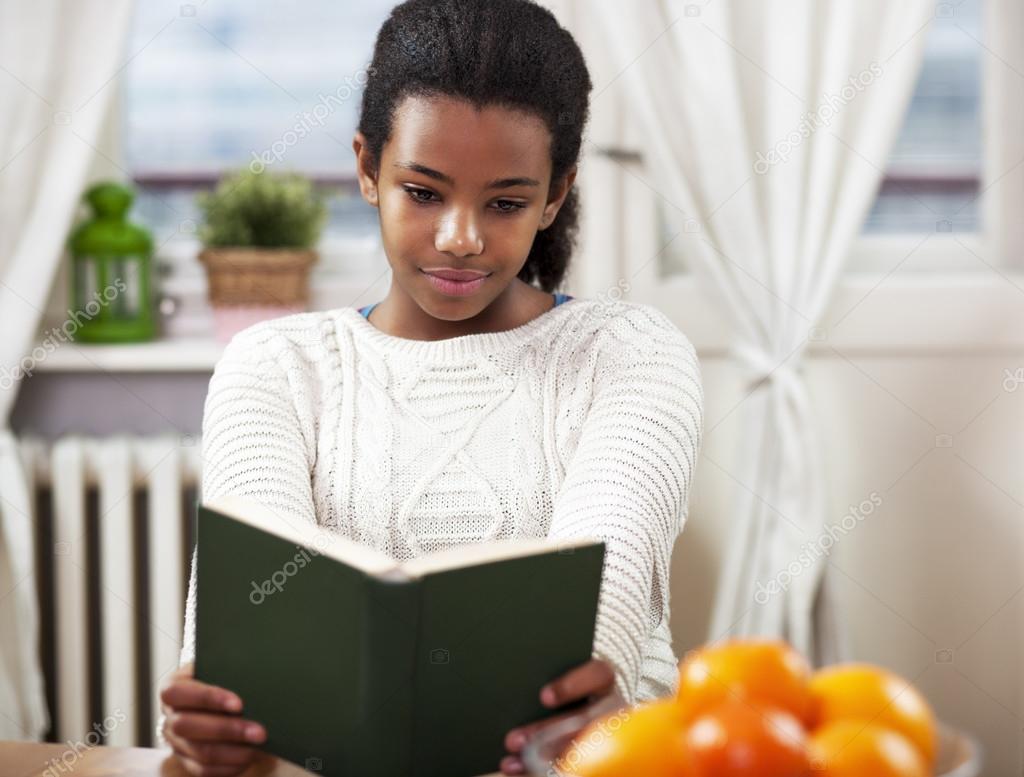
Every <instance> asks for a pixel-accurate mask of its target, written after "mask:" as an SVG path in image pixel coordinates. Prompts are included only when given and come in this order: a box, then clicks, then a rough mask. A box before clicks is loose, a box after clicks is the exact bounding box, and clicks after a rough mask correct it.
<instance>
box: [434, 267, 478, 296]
mask: <svg viewBox="0 0 1024 777" xmlns="http://www.w3.org/2000/svg"><path fill="white" fill-rule="evenodd" d="M424 275H426V276H427V280H428V281H430V284H431V286H433V287H434V288H435V289H436V290H437V291H439V292H441V293H442V294H445V295H447V296H449V297H467V296H469V295H470V294H475V293H476V291H477V290H478V289H479V288H480V287H481V286H483V285H484V282H485V281H486V280H487V279H488V278H489V277H490V276H489V275H484V276H482V277H480V278H477V279H476V280H472V281H450V280H447V279H446V278H440V277H438V276H436V275H431V274H430V273H424Z"/></svg>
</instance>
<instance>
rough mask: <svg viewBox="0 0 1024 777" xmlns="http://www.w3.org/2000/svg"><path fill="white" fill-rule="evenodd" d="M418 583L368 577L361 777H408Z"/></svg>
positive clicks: (361, 689)
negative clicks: (362, 776)
mask: <svg viewBox="0 0 1024 777" xmlns="http://www.w3.org/2000/svg"><path fill="white" fill-rule="evenodd" d="M419 588H420V582H419V581H418V580H403V581H390V580H381V579H380V578H377V577H374V576H372V575H368V576H367V584H366V586H365V587H364V591H365V595H364V597H363V604H364V610H363V618H362V623H363V634H362V651H361V653H362V663H363V667H362V671H361V672H360V681H359V691H358V693H357V694H356V697H357V703H358V705H359V707H358V709H359V719H360V726H359V729H358V732H357V735H358V736H359V742H358V751H359V753H360V756H359V759H358V760H359V764H358V767H357V768H356V770H355V772H354V773H356V774H359V775H365V776H366V777H399V776H401V777H409V776H410V775H412V774H413V773H414V771H415V768H414V766H415V765H414V763H413V750H412V745H413V720H414V716H413V688H414V672H415V650H416V633H417V629H418V618H419Z"/></svg>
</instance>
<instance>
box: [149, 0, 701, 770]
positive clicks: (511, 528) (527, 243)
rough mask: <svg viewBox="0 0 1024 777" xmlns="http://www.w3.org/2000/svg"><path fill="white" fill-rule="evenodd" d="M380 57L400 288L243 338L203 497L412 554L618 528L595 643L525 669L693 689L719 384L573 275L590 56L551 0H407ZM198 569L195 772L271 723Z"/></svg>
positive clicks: (186, 669) (643, 312) (239, 748)
mask: <svg viewBox="0 0 1024 777" xmlns="http://www.w3.org/2000/svg"><path fill="white" fill-rule="evenodd" d="M369 72H370V76H369V79H368V81H367V83H366V86H365V91H364V94H363V102H362V113H361V118H360V122H359V127H358V132H356V134H355V138H354V141H353V149H354V150H355V154H356V161H357V168H358V176H359V185H360V188H361V191H362V195H363V197H364V198H365V199H366V201H367V202H369V203H370V204H371V205H373V206H375V207H376V208H377V209H378V211H379V214H380V228H381V236H382V239H383V244H384V250H385V252H386V254H387V259H388V262H389V264H390V265H391V269H392V273H393V274H392V282H391V287H390V289H389V291H388V294H387V296H386V297H385V298H384V299H383V300H382V301H380V302H379V303H377V304H375V305H370V306H367V307H364V308H361V309H358V310H357V309H355V308H351V307H342V308H337V309H334V310H329V311H325V312H316V313H305V314H300V315H295V316H289V317H286V318H280V319H276V320H273V321H269V322H265V323H262V324H259V325H256V326H254V327H251V328H249V329H248V330H246V331H244V332H242V333H241V334H239V335H238V336H236V337H235V338H234V340H233V341H232V342H231V343H230V345H229V346H228V347H227V349H226V350H225V352H224V356H223V358H222V359H221V360H220V362H219V363H218V364H217V367H216V369H215V371H214V375H213V378H212V380H211V383H210V389H209V394H208V396H207V400H206V405H205V408H204V419H203V455H204V471H203V492H204V499H212V498H214V497H217V496H220V495H223V494H229V493H230V494H235V495H241V496H245V497H248V498H251V499H257V500H259V501H261V502H262V503H263V504H265V505H267V506H268V507H270V508H271V509H273V510H274V511H276V512H277V513H278V514H279V515H280V516H281V517H282V520H288V521H310V522H315V523H317V524H319V525H321V526H324V527H327V528H329V529H330V530H332V531H337V532H341V533H343V534H344V535H345V536H347V537H349V538H351V539H353V540H356V541H358V542H361V543H365V544H367V545H370V546H372V547H374V548H376V549H378V550H381V551H384V552H386V553H387V554H389V555H391V556H392V557H394V558H396V559H409V558H412V557H414V556H417V555H418V554H421V553H426V552H430V551H435V550H439V549H443V548H449V547H453V546H456V545H461V544H464V543H471V542H483V541H490V540H504V539H510V538H513V537H525V536H529V537H541V536H548V537H552V538H570V537H575V536H584V535H585V536H593V537H598V538H600V539H603V540H604V541H605V543H606V548H605V567H604V576H603V579H602V587H601V595H600V601H599V606H598V619H597V627H596V636H595V641H594V650H593V658H592V660H591V661H589V662H587V663H585V664H583V665H582V666H580V667H577V668H575V669H573V670H572V671H570V672H568V673H567V674H565V675H564V676H562V677H560V678H552V682H551V683H549V684H548V685H547V686H545V687H544V688H543V689H540V688H538V689H524V692H526V691H527V690H530V691H531V692H536V693H539V694H540V699H541V701H542V703H543V704H545V705H546V706H547V707H549V708H557V707H560V706H562V705H564V704H566V703H568V702H571V701H573V700H578V699H587V700H588V701H596V700H598V699H600V698H602V697H603V696H605V695H606V694H611V693H616V694H618V695H619V696H621V698H622V700H623V701H625V702H626V703H629V704H635V703H637V702H639V701H644V700H648V699H652V698H655V697H659V696H664V695H667V694H670V693H672V692H673V691H674V690H675V682H676V672H677V665H676V656H675V654H674V653H673V650H672V645H671V635H670V632H669V607H668V604H669V603H668V592H669V562H670V557H671V553H672V547H673V543H674V541H675V539H676V537H677V535H678V533H679V532H680V531H681V529H682V526H683V523H684V521H685V517H686V505H687V497H688V494H689V490H690V483H691V480H692V477H693V470H694V462H695V459H696V456H697V453H698V450H699V448H700V442H701V429H702V420H703V394H702V389H701V384H700V373H699V368H698V363H697V359H696V356H695V353H694V350H693V348H692V346H691V345H690V343H689V341H688V340H687V338H686V337H685V336H684V335H683V334H682V333H681V332H680V331H679V330H678V329H677V328H676V327H675V326H674V325H673V324H672V323H671V322H670V321H669V319H668V318H667V317H666V316H665V315H664V314H662V313H661V312H659V311H658V310H656V309H654V308H652V307H649V306H647V305H642V304H636V303H628V302H622V301H614V300H613V301H607V300H584V299H574V298H572V297H571V296H567V295H564V294H553V293H552V292H553V291H554V289H555V288H557V287H558V286H559V285H560V284H561V282H562V281H563V279H564V277H565V274H566V270H567V266H568V262H569V258H570V254H571V252H572V248H573V244H574V237H575V233H576V230H577V214H578V206H577V199H576V190H575V189H574V188H573V182H574V180H575V177H576V165H577V162H578V158H579V152H580V146H581V143H582V134H583V128H584V124H585V122H586V119H587V116H588V111H589V105H588V101H589V92H590V88H591V83H590V78H589V75H588V72H587V68H586V65H585V63H584V61H583V57H582V54H581V53H580V50H579V48H578V46H577V45H576V43H575V41H574V40H573V38H572V37H571V36H570V35H569V33H568V32H566V31H565V30H564V29H562V28H561V27H560V26H559V25H558V23H557V22H556V20H555V18H554V17H553V16H552V15H551V14H550V13H549V12H548V11H547V10H545V9H543V8H542V7H540V6H538V5H536V4H534V3H533V2H530V1H529V0H408V2H405V3H403V4H402V5H399V6H398V7H396V8H395V9H394V10H393V11H392V13H391V16H390V18H389V19H388V20H387V21H386V22H385V23H384V25H383V26H382V28H381V30H380V32H379V34H378V37H377V41H376V46H375V49H374V54H373V62H372V65H371V67H370V70H369ZM195 585H196V580H195V558H194V557H193V566H192V579H191V582H190V585H189V592H188V603H187V608H186V617H185V634H184V646H183V649H182V653H181V667H180V669H179V670H178V672H177V673H176V674H175V675H174V676H173V677H172V679H171V681H170V682H169V683H167V684H166V685H165V687H164V689H163V690H162V693H161V699H162V701H163V704H164V712H165V719H164V720H163V721H161V725H160V733H161V734H162V735H163V736H165V737H166V739H167V741H168V742H169V743H170V744H171V746H172V747H173V748H174V750H175V751H176V752H177V753H178V755H179V756H180V757H181V758H182V759H183V760H184V763H185V765H186V767H187V769H188V770H189V772H190V773H192V774H196V775H215V776H218V777H219V776H220V775H230V774H235V773H237V772H239V771H241V770H242V769H243V768H244V767H245V766H246V765H247V764H248V763H249V762H250V760H251V759H252V757H253V755H254V752H255V751H254V745H256V746H258V745H259V744H260V743H262V742H264V741H265V737H266V733H267V732H266V731H265V730H263V728H262V726H260V725H259V723H258V722H256V721H247V720H244V719H243V718H242V717H241V716H240V715H239V714H238V713H239V712H240V710H241V709H242V702H243V701H244V700H241V699H239V698H238V697H237V696H235V695H234V694H232V693H231V692H230V691H228V690H226V689H218V688H213V687H211V686H208V685H204V684H202V683H200V682H198V681H196V680H194V679H192V661H193V658H194V640H195V636H194V628H195ZM495 604H496V605H497V604H498V603H495ZM515 627H516V625H515V624H514V623H509V624H507V628H509V629H514V628H515ZM556 719H557V716H554V715H553V716H552V717H550V718H548V719H546V720H544V721H537V722H535V723H533V724H530V725H527V726H524V727H523V728H521V729H518V730H516V731H512V732H509V735H508V737H507V738H506V742H505V744H506V748H507V749H508V751H509V754H508V755H507V756H506V757H505V758H504V760H503V761H502V762H501V764H495V768H501V769H502V771H503V772H505V773H507V774H516V773H520V772H521V771H522V768H523V767H522V764H521V762H520V760H519V757H518V754H519V752H520V751H521V749H522V746H523V744H524V743H525V741H526V739H527V737H528V736H529V735H531V734H532V733H533V732H534V731H535V730H536V729H537V728H539V727H540V726H543V725H546V724H548V723H550V722H551V721H553V720H556ZM250 732H251V735H250Z"/></svg>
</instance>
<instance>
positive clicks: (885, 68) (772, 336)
mask: <svg viewBox="0 0 1024 777" xmlns="http://www.w3.org/2000/svg"><path fill="white" fill-rule="evenodd" d="M595 8H596V11H597V13H598V14H599V17H600V20H601V24H602V27H603V29H604V32H605V35H606V36H607V51H608V52H609V56H613V57H615V58H616V63H615V64H616V67H617V72H618V73H619V75H618V77H617V79H616V80H617V81H619V82H620V83H618V84H617V85H616V88H619V89H621V90H622V93H623V94H624V96H625V99H626V100H627V104H628V106H629V108H630V110H632V111H634V112H635V114H636V116H637V118H638V120H639V121H640V122H641V124H642V125H643V141H644V142H643V146H644V148H643V153H644V155H645V161H646V165H645V175H646V180H647V182H648V183H649V184H650V186H652V187H653V188H655V189H656V190H657V191H658V193H659V194H660V195H661V196H662V197H663V199H664V200H665V201H666V205H665V211H666V213H667V214H668V217H669V218H670V219H671V220H672V222H673V223H672V224H671V228H672V232H673V233H678V235H679V238H678V239H679V241H680V244H681V245H682V246H683V248H682V250H683V252H684V255H685V256H686V259H687V261H688V263H689V266H690V268H691V269H692V271H693V273H694V275H695V277H696V278H697V281H698V283H700V284H702V285H703V288H704V289H706V290H707V291H708V293H710V294H712V295H713V296H714V298H715V299H716V300H717V301H718V303H719V304H720V306H721V308H722V309H723V310H727V311H728V313H729V318H730V319H731V321H732V324H733V332H732V341H733V343H734V354H735V356H736V358H737V360H738V363H739V364H740V366H741V367H742V368H743V370H744V374H745V375H746V376H747V378H748V379H749V382H748V384H747V388H746V391H745V392H744V393H745V394H746V393H747V392H749V396H747V398H746V399H745V400H744V401H743V403H742V405H741V408H740V410H739V411H738V412H743V413H744V415H743V417H742V419H743V420H742V433H741V449H742V450H741V455H740V461H739V464H738V469H736V470H735V472H734V475H735V477H736V480H737V481H738V484H737V486H736V503H735V510H734V512H733V514H732V515H731V516H729V517H728V519H729V521H730V526H729V528H728V529H727V532H728V537H729V540H728V550H727V553H726V558H725V562H724V565H723V567H722V571H721V577H720V580H719V587H718V594H717V597H716V601H715V605H714V611H713V615H712V624H711V633H710V634H709V639H711V640H716V639H718V638H720V637H724V636H727V635H765V636H774V637H781V638H783V639H788V640H789V641H790V642H791V643H792V644H793V645H794V646H796V647H797V648H798V649H800V650H801V651H802V652H804V654H805V655H807V656H808V657H809V658H810V659H811V660H812V662H814V663H815V664H816V665H821V664H824V663H829V662H833V661H837V660H842V659H844V658H845V652H846V649H845V647H844V645H845V642H846V638H845V636H844V635H843V633H842V629H841V625H842V620H841V617H839V616H840V613H838V612H837V602H836V600H835V596H834V592H833V590H832V588H831V586H830V578H829V575H828V574H827V572H828V564H827V557H826V556H825V555H823V554H822V553H820V552H819V551H820V550H822V549H825V548H826V546H827V544H828V541H827V540H821V538H822V537H823V532H824V531H825V529H826V528H827V527H829V526H831V525H833V524H838V523H840V521H841V519H842V515H830V514H828V513H827V511H826V510H827V508H826V499H825V492H824V488H823V484H824V482H825V481H824V473H823V471H822V467H821V459H822V455H823V450H822V446H821V445H820V443H819V440H818V439H817V438H816V431H817V429H816V422H815V419H814V417H813V414H812V411H811V407H810V405H809V402H808V396H807V390H806V386H805V381H804V378H803V376H802V373H801V361H802V358H803V354H804V352H805V350H806V347H807V344H808V341H809V340H815V339H820V338H825V337H827V333H825V332H822V331H820V330H818V329H817V323H818V322H819V320H820V319H821V317H822V315H823V313H824V311H825V309H826V305H827V304H828V302H829V299H830V297H831V295H832V293H833V291H834V289H835V287H836V284H837V282H838V280H839V278H840V273H841V270H842V268H843V264H844V262H845V259H846V256H847V254H848V252H849V249H850V247H851V243H852V241H853V240H854V238H855V237H856V235H857V234H858V232H859V230H860V228H861V226H862V223H863V220H864V218H865V216H866V214H867V212H868V209H869V207H870V205H871V203H872V201H873V198H874V196H875V193H876V191H877V188H878V185H879V182H880V180H881V177H882V175H883V169H884V167H885V164H886V160H887V158H888V155H889V152H890V149H891V147H892V144H893V142H894V140H895V138H896V136H897V133H898V131H899V128H900V126H901V124H902V121H903V117H904V115H905V112H906V108H907V106H908V103H909V100H910V97H911V95H912V93H913V86H914V84H915V82H916V78H917V75H918V73H919V70H920V64H921V60H922V54H923V48H924V41H925V37H926V35H927V31H928V22H929V20H930V19H931V18H932V15H933V10H934V2H933V0H901V2H898V3H893V2H890V1H889V0H829V2H821V0H785V1H784V2H771V3H769V2H764V0H718V2H713V3H707V4H705V3H684V2H669V0H641V2H636V3H623V2H621V0H597V2H596V3H595ZM597 86H598V87H601V86H602V85H600V84H598V85H597ZM598 99H600V98H598ZM723 517H724V516H723ZM709 518H710V517H709Z"/></svg>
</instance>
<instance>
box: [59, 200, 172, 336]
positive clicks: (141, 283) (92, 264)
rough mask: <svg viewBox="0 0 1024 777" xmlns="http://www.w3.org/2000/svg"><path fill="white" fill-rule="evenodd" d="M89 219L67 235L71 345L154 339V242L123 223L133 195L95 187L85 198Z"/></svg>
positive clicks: (134, 226)
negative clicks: (73, 341)
mask: <svg viewBox="0 0 1024 777" xmlns="http://www.w3.org/2000/svg"><path fill="white" fill-rule="evenodd" d="M84 199H85V200H86V201H87V202H88V203H89V205H90V206H91V208H92V210H93V214H92V218H90V219H88V220H86V221H84V222H82V223H81V224H79V225H78V227H77V228H76V229H75V230H74V231H73V232H72V233H71V237H70V238H69V240H68V247H69V249H70V251H71V261H72V268H71V270H72V271H71V309H70V310H69V311H68V315H69V316H70V317H71V320H73V321H74V322H75V324H76V328H75V330H74V332H73V333H72V337H73V339H75V340H79V341H82V342H87V343H132V342H141V341H145V340H152V339H153V337H154V336H155V334H156V324H155V319H154V316H153V295H152V291H151V288H150V278H151V273H150V265H151V262H152V255H153V239H152V238H151V237H150V234H149V232H148V231H147V230H145V229H143V228H142V227H140V226H137V225H135V224H131V223H129V222H128V220H127V215H128V209H129V208H130V207H131V204H132V199H133V193H132V191H131V189H129V188H127V187H126V186H122V185H121V184H118V183H99V184H96V185H95V186H93V187H92V188H90V189H89V190H88V191H86V193H85V198H84Z"/></svg>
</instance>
